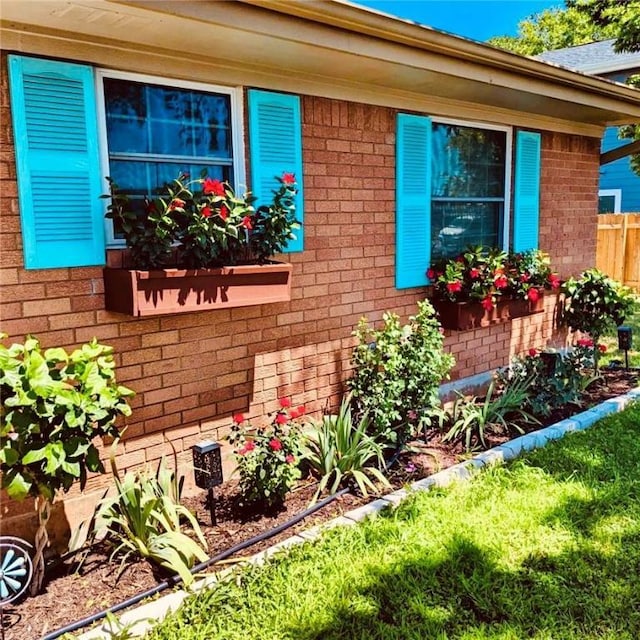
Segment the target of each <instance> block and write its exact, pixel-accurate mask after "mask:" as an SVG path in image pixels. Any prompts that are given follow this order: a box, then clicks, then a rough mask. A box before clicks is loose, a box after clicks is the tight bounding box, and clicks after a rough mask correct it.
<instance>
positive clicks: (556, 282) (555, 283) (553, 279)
mask: <svg viewBox="0 0 640 640" xmlns="http://www.w3.org/2000/svg"><path fill="white" fill-rule="evenodd" d="M549 284H550V285H551V288H552V289H557V288H558V287H559V286H560V278H559V277H558V274H557V273H552V274H551V275H550V276H549Z"/></svg>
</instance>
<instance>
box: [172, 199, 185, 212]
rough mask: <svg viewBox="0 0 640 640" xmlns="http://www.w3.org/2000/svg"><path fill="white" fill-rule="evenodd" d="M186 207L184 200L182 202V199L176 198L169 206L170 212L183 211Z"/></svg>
mask: <svg viewBox="0 0 640 640" xmlns="http://www.w3.org/2000/svg"><path fill="white" fill-rule="evenodd" d="M184 205H185V202H184V200H180V198H174V199H173V200H172V201H171V203H170V204H169V211H173V210H174V209H182V208H183V207H184Z"/></svg>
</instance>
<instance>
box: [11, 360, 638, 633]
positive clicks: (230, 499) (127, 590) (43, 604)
mask: <svg viewBox="0 0 640 640" xmlns="http://www.w3.org/2000/svg"><path fill="white" fill-rule="evenodd" d="M637 383H638V374H637V373H627V372H624V371H615V372H605V373H604V378H603V380H601V381H598V382H596V383H594V384H593V385H592V386H591V387H590V388H589V390H588V391H587V392H586V393H585V396H584V404H583V406H581V407H575V406H569V407H566V408H565V409H563V411H556V412H554V413H553V414H552V415H551V416H549V417H548V418H547V419H546V420H545V421H544V425H548V424H553V423H554V422H557V421H558V420H561V419H562V418H565V417H568V416H570V415H572V414H573V413H575V412H576V411H582V410H583V409H584V408H586V407H588V406H593V405H595V404H598V403H600V402H602V401H603V400H606V399H608V398H611V397H615V396H618V395H621V394H623V393H625V392H626V391H628V390H629V389H631V388H633V387H635V386H636V385H637ZM537 428H540V427H537ZM527 430H528V431H531V430H532V429H531V428H530V427H529V428H528V429H527ZM509 437H510V436H509V435H508V434H487V447H492V446H495V445H497V444H500V443H501V442H504V441H506V440H508V439H509ZM412 449H413V450H411V451H408V452H405V453H403V454H402V455H401V456H400V458H399V459H398V461H397V463H396V465H395V466H394V468H393V470H392V472H391V473H390V481H391V483H392V485H393V487H394V488H399V487H402V486H403V485H405V484H407V483H408V482H412V481H415V480H418V479H420V478H423V477H427V476H429V475H431V474H432V473H434V472H436V471H439V470H441V469H444V468H447V467H449V466H451V465H453V464H455V463H457V462H459V461H460V460H461V459H464V458H465V457H466V454H465V453H464V450H463V447H462V445H461V444H460V443H459V442H458V443H443V442H442V438H441V436H440V434H439V433H437V432H433V433H428V434H427V444H424V443H418V442H417V443H413V447H412ZM314 491H315V487H314V486H312V485H311V484H309V483H307V484H302V485H301V486H300V488H298V489H297V490H295V491H293V492H292V493H291V494H289V496H288V497H287V499H286V502H285V504H284V506H283V508H282V509H279V510H275V511H266V512H264V511H263V512H258V511H256V510H255V509H254V510H247V509H245V508H243V507H242V505H241V504H239V499H238V495H237V489H236V485H235V483H233V482H227V483H225V485H224V486H223V487H221V488H220V490H219V491H218V498H219V501H218V508H217V512H216V513H217V518H218V525H217V526H216V527H211V526H210V517H209V510H208V507H207V505H206V502H205V496H206V494H205V493H204V492H203V493H201V494H200V495H198V496H196V497H194V498H190V499H186V500H184V503H185V504H186V505H187V506H188V507H189V508H190V509H191V510H193V511H194V512H195V513H196V514H197V517H198V520H199V522H200V524H201V526H202V529H203V532H204V533H205V536H206V538H207V542H208V544H209V553H210V555H215V554H217V553H219V552H221V551H223V550H225V549H228V548H230V547H232V546H234V545H235V544H237V543H239V542H241V541H244V540H247V539H249V538H252V537H254V536H256V535H257V534H259V533H262V532H264V531H268V530H270V529H272V528H274V527H275V526H277V525H279V524H282V523H284V522H286V521H288V520H289V519H290V518H292V517H293V516H294V515H296V514H298V513H300V512H301V511H303V510H304V509H305V508H306V507H307V506H308V504H309V501H310V500H311V497H312V496H313V493H314ZM369 500H370V498H363V497H361V496H354V495H351V494H347V495H344V496H341V497H339V498H338V499H336V500H335V501H334V502H333V503H331V504H330V505H327V506H326V507H323V508H322V509H321V510H320V511H318V512H316V513H315V514H313V515H312V516H310V517H309V518H307V519H305V520H303V521H302V522H300V523H298V524H297V525H295V526H294V527H293V528H291V529H288V530H286V531H284V532H282V533H280V534H278V535H277V536H275V537H273V538H270V539H269V540H266V541H264V542H262V543H260V544H258V545H256V546H254V547H251V548H250V549H247V550H246V551H245V552H244V554H245V555H247V556H248V555H251V554H253V553H256V552H258V551H260V550H263V549H264V548H266V547H268V546H271V545H272V544H274V543H276V542H278V541H279V540H281V539H284V538H287V537H289V536H291V535H293V534H294V533H296V532H298V531H301V530H304V529H307V528H309V527H311V526H313V525H314V524H317V523H320V522H323V521H326V520H329V519H332V518H334V517H336V516H338V515H340V514H342V513H344V512H345V511H349V510H351V509H353V508H354V507H356V506H359V505H360V504H364V503H366V502H368V501H369ZM108 558H109V550H108V549H106V548H104V547H101V546H97V547H95V548H94V549H93V550H92V551H91V553H90V554H89V556H88V557H87V558H86V560H85V562H84V563H83V565H82V567H81V568H80V570H79V571H77V572H75V573H74V570H75V569H76V567H75V565H74V563H73V562H72V561H68V562H67V563H64V564H62V565H59V566H58V567H55V568H53V569H52V570H51V571H50V573H49V575H48V578H47V582H46V584H45V589H44V593H42V594H41V595H39V596H37V597H34V598H27V599H25V600H24V601H22V602H21V603H19V604H17V605H15V606H9V607H7V608H6V610H5V613H4V616H5V626H6V627H7V633H6V639H7V640H33V639H34V638H36V637H40V636H42V635H43V634H45V633H49V632H51V631H53V630H55V629H57V628H59V627H61V626H63V625H65V624H68V623H70V622H73V621H75V620H78V619H80V618H83V617H85V616H87V615H90V614H92V613H95V612H98V611H100V610H103V609H105V608H107V607H109V606H112V605H114V604H116V603H118V602H121V601H123V600H125V599H127V598H129V597H131V596H133V595H135V594H137V593H140V592H142V591H144V590H146V589H149V588H150V587H152V586H154V585H155V584H156V583H157V582H159V581H160V580H162V579H163V578H165V577H166V575H163V574H161V573H159V572H155V571H153V570H152V569H151V566H150V565H149V564H148V563H147V562H136V563H132V564H128V565H127V566H126V568H125V570H124V571H123V572H122V574H121V575H120V576H119V577H118V569H119V564H118V563H117V561H116V562H111V563H109V561H108Z"/></svg>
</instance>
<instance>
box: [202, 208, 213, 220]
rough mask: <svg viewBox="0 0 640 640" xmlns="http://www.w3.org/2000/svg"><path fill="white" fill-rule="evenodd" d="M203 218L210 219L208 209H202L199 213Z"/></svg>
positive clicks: (209, 210)
mask: <svg viewBox="0 0 640 640" xmlns="http://www.w3.org/2000/svg"><path fill="white" fill-rule="evenodd" d="M200 213H201V214H202V217H203V218H210V217H211V209H210V208H209V207H202V211H201V212H200Z"/></svg>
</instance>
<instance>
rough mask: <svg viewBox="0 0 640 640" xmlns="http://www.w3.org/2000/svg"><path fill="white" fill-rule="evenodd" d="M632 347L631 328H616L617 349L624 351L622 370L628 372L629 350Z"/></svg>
mask: <svg viewBox="0 0 640 640" xmlns="http://www.w3.org/2000/svg"><path fill="white" fill-rule="evenodd" d="M632 345H633V334H632V331H631V327H627V326H622V327H618V349H619V350H620V351H624V368H625V370H626V371H629V349H631V347H632Z"/></svg>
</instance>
